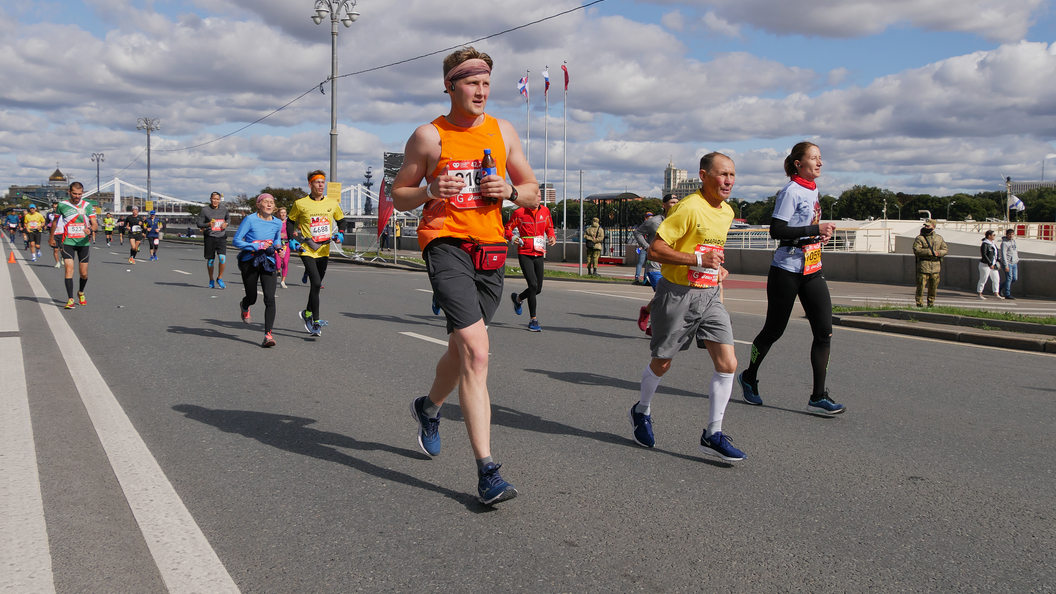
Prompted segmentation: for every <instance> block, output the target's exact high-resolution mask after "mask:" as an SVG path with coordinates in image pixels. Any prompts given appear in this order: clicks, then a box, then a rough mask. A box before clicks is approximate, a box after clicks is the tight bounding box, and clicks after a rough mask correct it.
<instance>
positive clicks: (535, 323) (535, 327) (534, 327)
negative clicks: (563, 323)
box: [528, 320, 543, 332]
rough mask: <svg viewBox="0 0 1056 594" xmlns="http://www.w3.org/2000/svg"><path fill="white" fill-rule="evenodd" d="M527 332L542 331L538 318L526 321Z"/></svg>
mask: <svg viewBox="0 0 1056 594" xmlns="http://www.w3.org/2000/svg"><path fill="white" fill-rule="evenodd" d="M528 331H529V332H542V331H543V329H542V328H540V327H539V320H531V321H530V322H528Z"/></svg>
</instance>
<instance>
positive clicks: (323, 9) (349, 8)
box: [312, 0, 359, 181]
mask: <svg viewBox="0 0 1056 594" xmlns="http://www.w3.org/2000/svg"><path fill="white" fill-rule="evenodd" d="M355 8H356V0H315V14H314V15H313V16H312V20H313V21H314V22H315V24H316V25H318V24H319V23H322V22H323V19H324V18H326V15H327V14H329V15H330V57H331V64H330V181H334V179H335V176H336V175H337V95H336V85H337V23H338V22H340V23H341V24H342V25H344V26H345V27H351V26H352V23H354V22H355V21H356V19H358V18H359V13H358V12H356V11H355ZM342 13H343V15H342ZM319 88H320V89H322V87H321V86H320V87H319Z"/></svg>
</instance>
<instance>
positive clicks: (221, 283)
mask: <svg viewBox="0 0 1056 594" xmlns="http://www.w3.org/2000/svg"><path fill="white" fill-rule="evenodd" d="M216 286H218V287H220V288H221V289H226V288H227V285H225V284H224V280H223V279H221V278H218V279H216Z"/></svg>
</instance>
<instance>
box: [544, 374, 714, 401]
mask: <svg viewBox="0 0 1056 594" xmlns="http://www.w3.org/2000/svg"><path fill="white" fill-rule="evenodd" d="M525 371H527V372H529V373H539V374H543V375H546V376H548V377H550V379H555V380H557V381H561V382H565V383H567V384H575V385H577V386H605V387H609V388H619V389H622V390H627V391H629V392H635V393H638V392H641V389H642V386H641V383H640V382H632V381H628V380H623V379H619V378H615V377H608V376H606V375H599V374H597V373H589V372H585V371H553V370H549V369H525ZM656 393H657V394H670V395H672V396H688V397H690V398H707V394H701V393H698V392H690V391H689V390H680V389H678V388H672V387H669V386H665V385H663V384H660V386H658V387H657V388H656Z"/></svg>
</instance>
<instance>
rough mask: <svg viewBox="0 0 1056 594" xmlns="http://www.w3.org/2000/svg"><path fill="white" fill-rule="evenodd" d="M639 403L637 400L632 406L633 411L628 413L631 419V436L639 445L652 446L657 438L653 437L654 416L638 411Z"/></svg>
mask: <svg viewBox="0 0 1056 594" xmlns="http://www.w3.org/2000/svg"><path fill="white" fill-rule="evenodd" d="M639 404H640V403H639V402H635V403H634V406H632V407H631V412H629V413H627V417H628V418H629V419H630V420H631V430H632V433H631V436H632V437H634V442H635V443H637V444H638V445H640V446H642V447H645V448H651V447H653V446H654V445H656V439H655V438H653V417H651V416H649V415H645V414H642V413H640V412H636V409H637V408H638V405H639Z"/></svg>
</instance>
